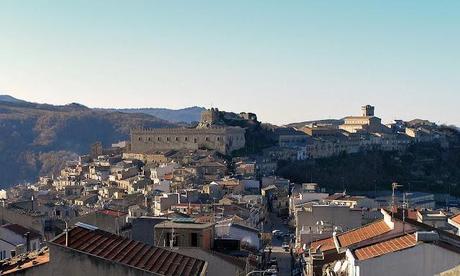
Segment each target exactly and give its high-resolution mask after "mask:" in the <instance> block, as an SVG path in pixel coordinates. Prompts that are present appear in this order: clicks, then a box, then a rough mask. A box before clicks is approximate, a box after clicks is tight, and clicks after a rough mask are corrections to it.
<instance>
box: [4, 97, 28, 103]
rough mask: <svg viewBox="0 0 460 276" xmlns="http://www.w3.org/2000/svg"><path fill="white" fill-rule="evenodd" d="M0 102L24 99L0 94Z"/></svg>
mask: <svg viewBox="0 0 460 276" xmlns="http://www.w3.org/2000/svg"><path fill="white" fill-rule="evenodd" d="M0 102H7V103H21V102H22V103H23V102H25V101H23V100H19V99H16V98H15V97H12V96H10V95H0Z"/></svg>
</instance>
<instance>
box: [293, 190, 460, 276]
mask: <svg viewBox="0 0 460 276" xmlns="http://www.w3.org/2000/svg"><path fill="white" fill-rule="evenodd" d="M436 207H437V206H436V205H435V201H434V197H433V195H432V194H427V193H421V192H416V193H407V194H405V193H404V194H401V193H394V194H393V195H389V196H387V195H385V196H377V197H373V198H371V197H366V196H356V195H348V194H346V193H336V194H332V195H330V194H327V193H322V192H321V191H320V190H319V189H318V185H317V184H315V183H307V184H304V185H303V186H301V187H299V189H298V190H297V191H295V192H293V194H292V196H291V197H290V213H291V216H292V218H293V225H294V226H295V229H296V232H295V235H296V239H295V251H296V254H297V256H298V261H299V262H300V263H301V264H302V265H301V267H302V270H303V274H304V275H337V276H339V275H340V276H359V275H458V274H456V273H458V272H459V271H460V236H459V229H460V223H459V222H460V210H459V209H458V208H449V209H445V208H436Z"/></svg>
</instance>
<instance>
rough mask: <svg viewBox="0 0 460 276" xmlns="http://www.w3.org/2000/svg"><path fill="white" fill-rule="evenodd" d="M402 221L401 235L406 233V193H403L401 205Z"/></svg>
mask: <svg viewBox="0 0 460 276" xmlns="http://www.w3.org/2000/svg"><path fill="white" fill-rule="evenodd" d="M402 207H403V208H402V211H403V213H402V219H403V233H405V232H406V230H405V225H406V209H408V203H407V201H406V193H403V203H402Z"/></svg>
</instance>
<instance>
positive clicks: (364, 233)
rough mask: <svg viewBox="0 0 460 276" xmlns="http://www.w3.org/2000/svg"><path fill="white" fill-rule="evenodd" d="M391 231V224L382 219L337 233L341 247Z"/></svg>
mask: <svg viewBox="0 0 460 276" xmlns="http://www.w3.org/2000/svg"><path fill="white" fill-rule="evenodd" d="M390 231H391V228H390V226H388V225H387V224H386V223H385V221H384V220H383V219H382V220H378V221H376V222H373V223H370V224H368V225H365V226H363V227H360V228H357V229H354V230H351V231H348V232H345V233H342V234H340V235H337V239H338V241H339V243H340V247H347V246H349V245H352V244H356V243H359V242H362V241H364V240H368V239H371V238H374V237H377V236H380V235H383V234H385V233H387V232H390Z"/></svg>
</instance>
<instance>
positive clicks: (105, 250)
mask: <svg viewBox="0 0 460 276" xmlns="http://www.w3.org/2000/svg"><path fill="white" fill-rule="evenodd" d="M65 240H66V238H65V235H64V234H63V235H60V236H58V237H57V238H56V239H54V240H52V241H51V242H50V243H51V244H56V245H59V246H63V247H66V246H65ZM68 248H70V249H74V250H77V251H79V252H80V253H83V254H85V253H86V254H89V255H92V256H97V257H99V258H102V259H105V260H109V261H111V262H114V263H118V264H120V265H125V266H130V267H133V268H137V269H140V270H143V271H148V272H151V273H153V274H155V275H193V276H195V275H200V274H201V273H202V271H203V269H204V268H205V264H206V263H205V261H203V260H200V259H195V258H192V257H188V256H185V255H182V254H179V253H178V252H174V251H170V250H166V249H163V248H159V247H153V246H150V245H148V244H144V243H141V242H138V241H134V240H130V239H128V238H124V237H121V236H117V235H114V234H112V233H109V232H105V231H102V230H99V229H95V230H90V229H86V228H83V227H79V226H77V227H75V228H72V229H71V230H70V231H69V236H68Z"/></svg>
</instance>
